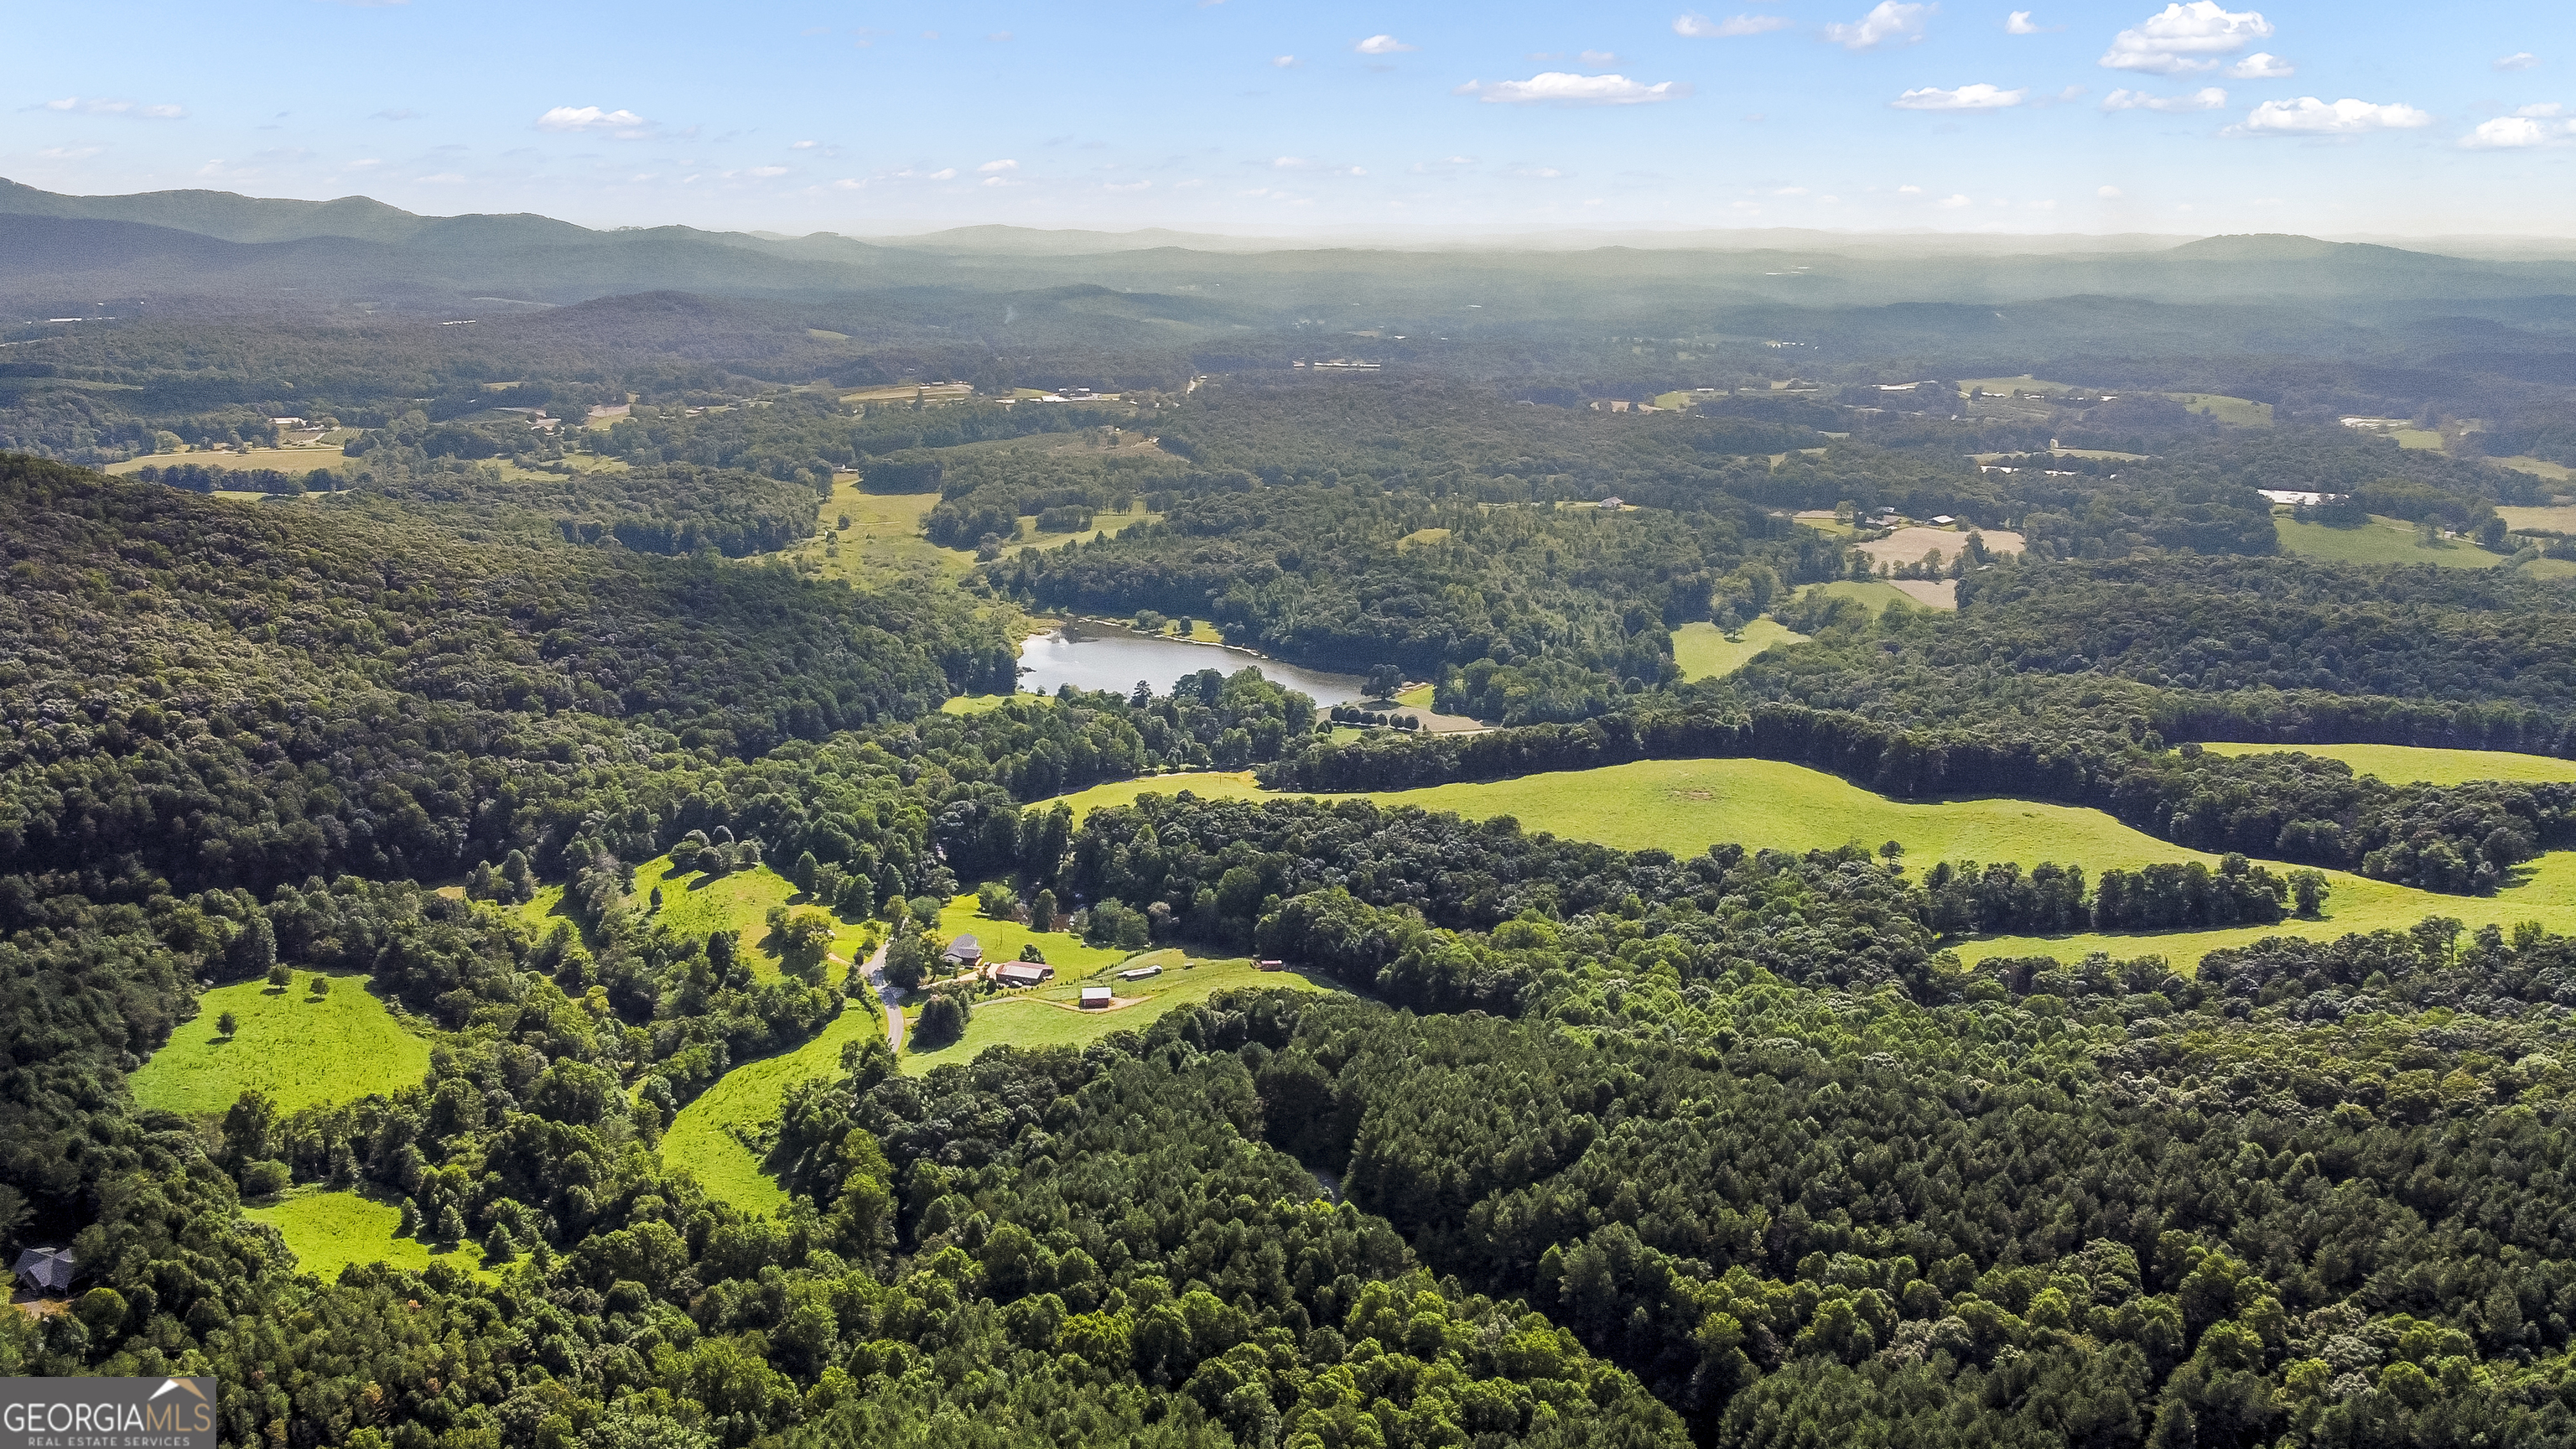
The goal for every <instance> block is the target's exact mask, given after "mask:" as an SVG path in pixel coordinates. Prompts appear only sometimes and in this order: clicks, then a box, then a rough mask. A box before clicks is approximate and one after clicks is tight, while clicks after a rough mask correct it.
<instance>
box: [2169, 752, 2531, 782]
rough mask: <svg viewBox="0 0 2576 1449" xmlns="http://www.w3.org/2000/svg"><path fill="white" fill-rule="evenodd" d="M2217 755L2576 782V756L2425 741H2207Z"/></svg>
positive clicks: (2390, 774) (2392, 773) (2435, 777)
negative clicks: (2295, 756)
mask: <svg viewBox="0 0 2576 1449" xmlns="http://www.w3.org/2000/svg"><path fill="white" fill-rule="evenodd" d="M2201 748H2202V749H2204V750H2207V751H2209V752H2210V753H2211V754H2213V755H2262V754H2289V753H2292V752H2296V753H2299V754H2307V755H2315V756H2316V757H2318V758H2319V759H2325V760H2341V761H2343V762H2344V763H2345V764H2347V765H2350V766H2352V772H2353V773H2354V774H2356V775H2376V776H2378V777H2379V778H2380V779H2382V780H2386V781H2387V782H2388V783H2390V784H2392V785H2411V784H2414V783H2416V782H2418V781H2421V782H2423V783H2426V784H2432V785H2464V784H2467V783H2468V782H2469V781H2471V780H2507V781H2511V782H2514V783H2516V784H2533V785H2537V784H2544V783H2548V782H2551V781H2559V780H2576V760H2562V759H2559V758H2558V757H2556V756H2555V755H2517V754H2510V753H2507V752H2506V751H2503V750H2437V749H2430V748H2426V747H2424V746H2420V745H2264V744H2235V743H2225V744H2205V745H2202V746H2201Z"/></svg>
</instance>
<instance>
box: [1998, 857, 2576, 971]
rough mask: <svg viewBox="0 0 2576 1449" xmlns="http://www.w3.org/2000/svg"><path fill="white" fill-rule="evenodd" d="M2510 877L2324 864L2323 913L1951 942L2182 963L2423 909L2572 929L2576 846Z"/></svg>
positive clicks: (2379, 924) (2472, 921)
mask: <svg viewBox="0 0 2576 1449" xmlns="http://www.w3.org/2000/svg"><path fill="white" fill-rule="evenodd" d="M2514 877H2515V883H2514V884H2512V885H2510V886H2508V887H2506V888H2505V889H2503V890H2501V891H2498V892H2497V893H2496V894H2494V895H2492V896H2444V895H2435V894H2433V893H2431V892H2429V891H2419V890H2409V889H2408V888H2406V887H2405V886H2400V885H2391V884H2389V883H2388V882H2386V881H2376V880H2369V879H2366V878H2364V877H2361V876H2356V875H2346V874H2344V873H2343V872H2342V871H2328V872H2326V878H2327V879H2328V880H2329V881H2330V882H2332V884H2333V888H2334V889H2333V893H2332V894H2331V895H2330V896H2329V897H2328V898H2327V900H2326V909H2325V916H2324V919H2322V920H2315V921H2284V922H2282V923H2281V924H2280V925H2277V926H2235V927H2229V928H2226V929H2222V930H2215V931H2157V932H2146V933H2143V934H2135V935H2107V934H2103V933H2101V932H2087V933H2085V934H2083V935H2077V936H1989V937H1987V938H1985V939H1983V940H1979V941H1971V942H1967V943H1965V944H1963V945H1961V946H1959V947H1958V948H1957V949H1958V952H1959V957H1960V959H1961V960H1964V961H1972V962H1973V961H1982V960H1985V959H1987V958H1989V957H1995V956H2054V957H2056V958H2058V959H2059V960H2061V961H2077V960H2081V959H2083V958H2084V957H2086V956H2089V955H2091V954H2092V953H2094V952H2096V951H2103V952H2108V953H2109V954H2111V955H2113V956H2118V957H2123V958H2126V957H2132V956H2150V955H2153V956H2162V957H2164V958H2165V959H2166V960H2167V961H2170V962H2172V963H2174V964H2175V965H2177V966H2182V967H2185V968H2188V967H2190V966H2191V965H2193V964H2194V963H2196V962H2198V961H2199V960H2200V958H2201V957H2202V956H2205V955H2207V954H2208V953H2210V952H2212V951H2216V950H2220V949H2222V948H2225V947H2231V946H2248V945H2252V944H2253V943H2254V942H2256V941H2259V940H2262V939H2263V938H2264V937H2266V936H2305V937H2309V938H2311V939H2315V940H2330V939H2332V938H2334V937H2337V936H2343V935H2349V934H2352V933H2356V932H2362V933H2366V932H2370V931H2402V930H2404V929H2406V928H2407V927H2409V926H2412V925H2414V924H2415V923H2416V922H2417V921H2420V920H2422V919H2424V918H2425V917H2426V916H2449V917H2451V918H2453V919H2454V920H2457V921H2459V922H2460V923H2461V924H2462V925H2464V926H2466V927H2467V928H2468V929H2470V930H2472V931H2474V930H2476V929H2477V928H2478V927H2480V926H2484V925H2490V924H2492V925H2496V926H2501V927H2503V928H2505V929H2507V930H2508V931H2509V930H2511V929H2512V927H2513V925H2514V924H2515V923H2516V922H2519V921H2538V922H2540V923H2541V924H2543V925H2545V926H2547V927H2548V928H2549V929H2551V930H2552V931H2558V932H2562V933H2564V932H2568V931H2576V851H2568V850H2561V851H2553V852H2551V853H2550V854H2548V855H2544V856H2542V857H2540V858H2539V859H2538V860H2536V861H2533V862H2532V863H2530V864H2529V865H2526V866H2523V867H2521V868H2519V869H2517V870H2516V871H2515V872H2514Z"/></svg>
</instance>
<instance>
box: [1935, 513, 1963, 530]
mask: <svg viewBox="0 0 2576 1449" xmlns="http://www.w3.org/2000/svg"><path fill="white" fill-rule="evenodd" d="M1932 521H1933V523H1935V524H1937V525H1938V526H1940V527H1942V528H1948V527H1949V526H1950V525H1951V524H1954V523H1956V522H1958V521H1959V520H1957V519H1955V518H1952V517H1951V516H1950V515H1948V514H1946V513H1935V514H1933V515H1932Z"/></svg>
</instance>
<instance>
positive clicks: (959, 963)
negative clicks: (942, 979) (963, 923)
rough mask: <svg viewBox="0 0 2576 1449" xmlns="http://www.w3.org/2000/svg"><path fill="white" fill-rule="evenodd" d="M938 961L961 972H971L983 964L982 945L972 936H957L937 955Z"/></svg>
mask: <svg viewBox="0 0 2576 1449" xmlns="http://www.w3.org/2000/svg"><path fill="white" fill-rule="evenodd" d="M939 959H940V960H942V961H944V962H946V963H947V964H949V965H950V966H953V967H955V968H957V969H958V970H961V971H972V970H974V969H975V968H976V967H977V966H980V965H982V964H983V963H984V945H983V943H982V942H980V941H978V940H976V939H975V938H974V937H972V936H959V937H958V938H957V939H956V940H953V941H951V942H949V943H948V949H947V950H945V951H942V952H940V953H939Z"/></svg>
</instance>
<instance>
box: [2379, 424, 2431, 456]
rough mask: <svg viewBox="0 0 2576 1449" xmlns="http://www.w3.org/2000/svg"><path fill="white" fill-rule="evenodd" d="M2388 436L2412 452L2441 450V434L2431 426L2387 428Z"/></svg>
mask: <svg viewBox="0 0 2576 1449" xmlns="http://www.w3.org/2000/svg"><path fill="white" fill-rule="evenodd" d="M2388 436H2389V437H2392V438H2395V439H2396V440H2397V446H2399V447H2401V448H2405V449H2408V450H2410V451H2413V452H2418V453H2438V452H2441V451H2442V435H2441V434H2440V433H2437V432H2435V431H2433V430H2432V429H2431V428H2391V429H2389V430H2388Z"/></svg>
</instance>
